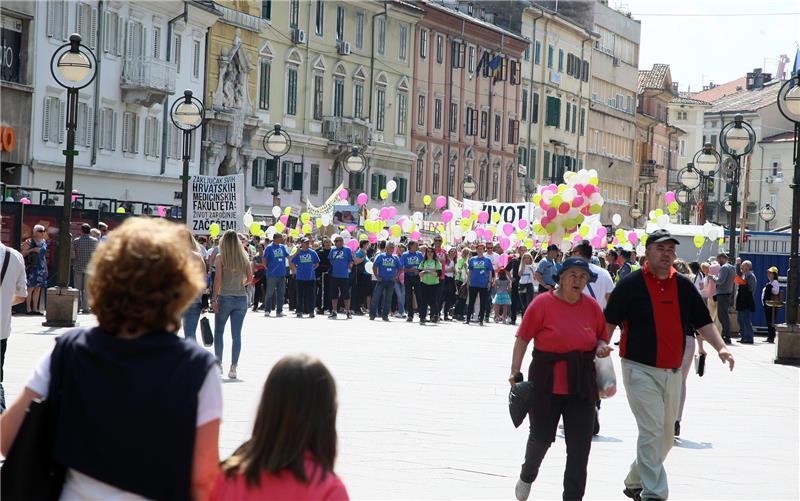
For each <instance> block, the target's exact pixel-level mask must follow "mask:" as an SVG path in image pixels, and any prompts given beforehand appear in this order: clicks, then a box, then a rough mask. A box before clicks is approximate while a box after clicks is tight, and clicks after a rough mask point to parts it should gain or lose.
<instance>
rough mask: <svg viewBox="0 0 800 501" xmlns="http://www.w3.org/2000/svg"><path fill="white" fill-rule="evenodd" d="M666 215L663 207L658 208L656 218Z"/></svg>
mask: <svg viewBox="0 0 800 501" xmlns="http://www.w3.org/2000/svg"><path fill="white" fill-rule="evenodd" d="M663 215H664V211H663V210H661V209H656V218H659V217H661V216H663Z"/></svg>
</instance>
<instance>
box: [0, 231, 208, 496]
mask: <svg viewBox="0 0 800 501" xmlns="http://www.w3.org/2000/svg"><path fill="white" fill-rule="evenodd" d="M189 238H190V235H189V230H188V229H186V227H185V226H178V225H176V224H174V223H170V222H168V221H165V220H161V219H147V218H130V219H128V220H126V221H125V222H124V223H123V224H122V225H120V226H119V227H118V228H117V229H115V230H114V231H113V232H112V233H109V236H108V239H107V240H106V241H105V242H104V243H103V245H100V246H98V247H97V250H96V251H95V252H94V255H93V256H92V260H91V261H90V263H89V269H88V275H89V279H88V284H87V285H88V288H89V301H90V303H91V308H92V311H93V312H94V313H95V315H97V320H98V323H99V326H98V327H93V328H79V329H72V330H69V331H67V332H66V333H65V334H63V335H62V336H61V337H59V338H57V339H56V343H55V346H54V348H53V349H52V351H51V352H49V353H47V354H46V355H45V356H44V357H43V358H42V359H41V361H40V362H39V364H38V366H37V367H36V369H35V370H34V372H33V375H32V376H31V378H30V379H29V380H28V382H27V384H26V385H25V386H26V387H25V389H24V391H23V393H22V394H21V395H20V396H19V397H18V398H17V400H16V402H14V404H13V405H12V406H11V407H10V408H9V409H8V410H7V411H6V412H5V413H4V414H3V415H2V416H0V428H2V430H3V433H2V436H1V437H0V452H1V453H2V454H3V455H6V456H7V457H8V456H9V451H11V454H10V456H11V457H9V458H8V460H7V462H6V465H5V466H4V468H5V467H8V466H10V463H11V459H12V458H13V456H14V451H13V443H14V441H15V439H16V438H17V433H18V432H19V430H20V426H21V425H22V422H23V420H24V418H25V415H26V412H27V411H28V408H29V406H30V405H31V402H32V401H33V400H34V399H41V398H47V399H48V400H49V401H48V409H47V411H48V412H49V413H50V416H51V418H50V419H51V424H52V426H51V427H50V429H49V430H48V431H49V432H50V433H51V434H52V448H51V458H52V462H53V463H54V464H57V465H59V466H60V467H61V468H63V469H64V470H66V472H65V480H64V482H63V484H60V485H59V490H60V491H61V492H60V498H61V499H154V500H186V501H188V500H189V499H206V498H207V496H208V494H209V491H210V489H211V485H212V484H213V482H214V479H215V477H216V475H217V473H218V462H219V452H218V444H217V442H218V437H219V425H220V418H221V416H222V387H221V385H220V382H219V378H218V377H217V374H216V369H215V367H214V365H215V363H214V357H213V356H212V355H211V354H210V353H208V352H207V351H205V350H204V349H202V348H201V347H199V346H198V345H197V344H196V343H188V342H185V341H184V340H183V339H181V338H179V337H178V336H177V335H176V333H177V331H178V329H179V328H180V325H181V315H182V314H183V311H184V310H185V309H186V307H187V306H189V304H190V303H191V302H192V300H193V299H194V298H196V297H197V295H198V294H199V293H200V292H201V291H202V290H203V288H204V287H205V280H204V277H203V273H202V271H201V269H200V268H199V267H198V266H197V265H196V263H195V262H194V259H193V257H192V254H191V249H190V248H189V245H188V241H189ZM165 444H169V445H168V446H166V447H165ZM153 451H158V453H157V454H153ZM132 472H135V473H134V474H132ZM14 478H15V481H13V482H11V481H9V482H8V484H6V482H5V481H4V483H3V496H4V497H6V496H8V497H9V498H13V499H17V498H24V499H57V498H58V497H59V493H58V492H55V493H53V492H48V493H44V492H42V491H41V490H40V489H42V488H46V486H45V485H44V484H43V483H37V482H31V481H30V478H29V477H27V476H26V475H24V474H23V475H18V476H16V477H14ZM4 480H5V479H4ZM22 490H27V492H25V493H23V492H21V491H22ZM12 492H14V494H12Z"/></svg>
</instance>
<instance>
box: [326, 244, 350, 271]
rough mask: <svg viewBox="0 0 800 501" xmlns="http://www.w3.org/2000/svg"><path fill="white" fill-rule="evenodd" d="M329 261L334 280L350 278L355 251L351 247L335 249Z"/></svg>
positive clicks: (329, 255) (329, 256)
mask: <svg viewBox="0 0 800 501" xmlns="http://www.w3.org/2000/svg"><path fill="white" fill-rule="evenodd" d="M328 259H329V260H330V262H331V276H332V277H333V278H350V263H352V262H353V251H351V250H350V248H349V247H342V248H341V249H339V248H338V247H333V248H332V249H331V252H330V254H328Z"/></svg>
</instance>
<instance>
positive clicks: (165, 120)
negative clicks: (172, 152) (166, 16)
mask: <svg viewBox="0 0 800 501" xmlns="http://www.w3.org/2000/svg"><path fill="white" fill-rule="evenodd" d="M178 19H183V22H184V23H186V24H189V4H188V2H184V3H183V13H182V14H178V15H177V16H175V17H173V18H172V19H170V20H169V21H168V22H167V62H168V63H169V62H172V59H173V58H174V56H173V55H172V25H173V24H174V23H175V21H177V20H178ZM181 45H183V44H181ZM204 81H205V80H204ZM203 99H205V96H203ZM161 108H162V110H161V111H162V113H161V114H162V118H161V124H162V125H161V175H162V176H163V175H164V173H166V172H167V131H168V130H169V123H170V121H169V95H167V96H166V97H165V98H164V102H163V103H161Z"/></svg>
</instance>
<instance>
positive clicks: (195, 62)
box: [192, 40, 200, 78]
mask: <svg viewBox="0 0 800 501" xmlns="http://www.w3.org/2000/svg"><path fill="white" fill-rule="evenodd" d="M192 77H193V78H200V40H194V41H193V42H192Z"/></svg>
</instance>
